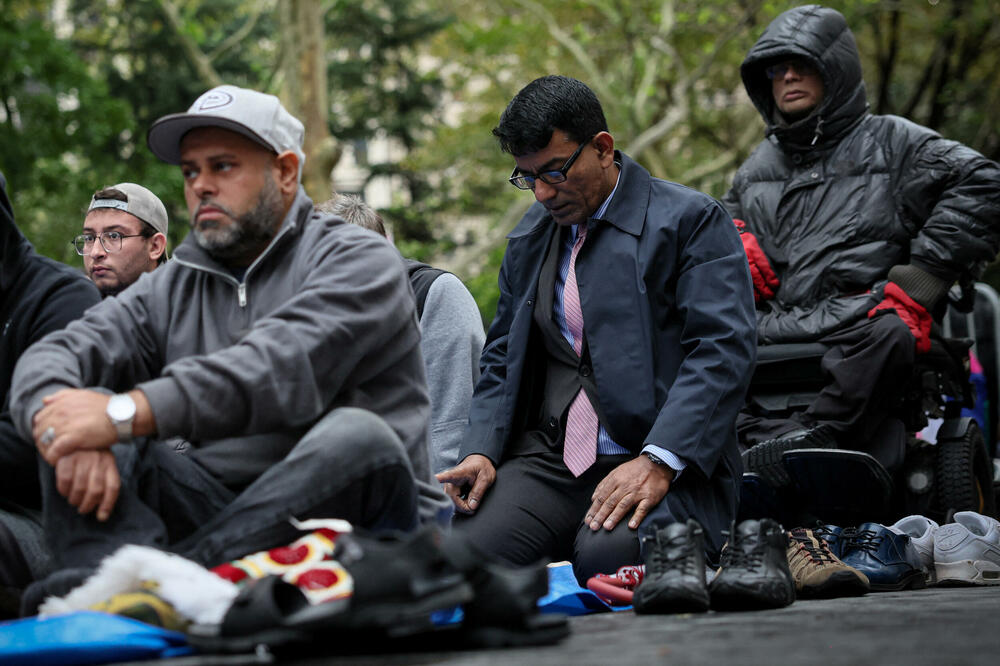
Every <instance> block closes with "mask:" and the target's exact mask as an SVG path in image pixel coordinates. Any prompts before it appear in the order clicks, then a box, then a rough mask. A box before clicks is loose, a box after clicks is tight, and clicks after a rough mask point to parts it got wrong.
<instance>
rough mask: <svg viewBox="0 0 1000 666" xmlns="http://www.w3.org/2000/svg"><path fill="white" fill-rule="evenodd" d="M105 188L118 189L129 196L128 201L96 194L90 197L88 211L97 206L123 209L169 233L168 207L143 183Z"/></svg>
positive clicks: (122, 184)
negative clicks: (99, 196) (104, 197)
mask: <svg viewBox="0 0 1000 666" xmlns="http://www.w3.org/2000/svg"><path fill="white" fill-rule="evenodd" d="M104 189H115V190H118V191H119V192H122V193H123V194H124V195H125V196H126V197H127V198H128V201H119V200H118V199H98V198H97V194H94V196H93V197H91V199H90V207H89V208H87V212H88V213H89V212H90V211H92V210H94V209H95V208H115V209H117V210H123V211H125V212H126V213H131V214H132V215H135V216H136V217H137V218H139V219H140V220H142V221H143V222H146V223H147V224H149V226H151V227H153V228H154V229H156V230H157V231H159V232H160V233H161V234H163V235H164V236H166V235H167V208H166V206H164V205H163V202H162V201H160V199H159V197H157V196H156V195H155V194H153V193H152V192H150V191H149V190H147V189H146V188H145V187H143V186H142V185H136V184H135V183H118V184H117V185H112V186H111V187H110V188H104Z"/></svg>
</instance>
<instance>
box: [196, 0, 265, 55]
mask: <svg viewBox="0 0 1000 666" xmlns="http://www.w3.org/2000/svg"><path fill="white" fill-rule="evenodd" d="M262 10H263V6H262V4H261V2H260V1H259V0H258V1H257V2H254V3H253V6H252V7H251V10H250V11H251V12H252V13H251V14H250V17H249V18H248V19H247V20H246V21H245V22H244V23H243V25H241V26H240V29H239V30H237V31H236V32H234V33H233V34H231V35H229V37H227V38H226V39H225V40H223V42H222V43H221V44H219V45H218V46H216V47H215V48H214V49H213V50H212V52H211V53H209V54H208V60H209V62H214V61H215V60H217V59H218V58H219V56H221V55H222V54H223V53H225V52H226V51H228V50H229V49H231V48H233V47H234V46H238V45H239V43H240V42H242V41H243V39H244V38H245V37H246V36H247V35H249V34H250V32H251V31H252V30H253V29H254V26H255V25H257V21H258V20H259V19H260V15H261V12H262Z"/></svg>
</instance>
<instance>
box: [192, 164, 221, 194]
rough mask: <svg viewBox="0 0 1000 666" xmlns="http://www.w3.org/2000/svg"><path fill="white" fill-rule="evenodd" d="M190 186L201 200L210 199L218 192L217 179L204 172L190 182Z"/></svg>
mask: <svg viewBox="0 0 1000 666" xmlns="http://www.w3.org/2000/svg"><path fill="white" fill-rule="evenodd" d="M188 185H189V187H190V188H191V191H192V192H194V194H195V195H196V196H197V197H198V198H199V199H204V198H206V197H210V196H212V195H213V194H215V191H216V184H215V179H214V178H213V177H212V175H211V174H210V173H206V172H205V171H204V170H202V171H199V172H198V175H196V176H195V177H194V178H192V179H191V180H189V181H188Z"/></svg>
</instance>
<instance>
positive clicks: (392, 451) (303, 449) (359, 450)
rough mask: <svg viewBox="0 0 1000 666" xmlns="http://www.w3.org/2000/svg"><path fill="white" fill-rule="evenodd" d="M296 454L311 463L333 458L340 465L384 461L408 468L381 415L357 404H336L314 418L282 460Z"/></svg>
mask: <svg viewBox="0 0 1000 666" xmlns="http://www.w3.org/2000/svg"><path fill="white" fill-rule="evenodd" d="M300 458H309V459H311V462H312V463H315V464H323V463H324V462H326V461H335V462H336V464H337V466H338V467H340V469H344V468H347V469H351V468H358V467H371V466H386V465H403V466H405V467H407V468H411V465H410V459H409V456H407V454H406V449H405V448H404V447H403V442H402V441H401V440H400V439H399V436H398V435H397V434H396V432H395V431H394V430H393V429H392V428H390V427H389V424H388V423H386V422H385V421H384V420H383V419H382V417H380V416H378V415H377V414H375V413H373V412H370V411H368V410H366V409H361V408H358V407H337V408H336V409H334V410H332V411H331V412H330V413H328V414H327V415H326V416H324V417H323V418H322V419H320V420H319V421H317V422H316V425H314V426H313V427H312V428H310V429H309V432H307V433H306V434H305V436H304V437H303V438H302V439H300V440H299V443H298V444H296V445H295V447H294V448H293V449H292V451H291V453H289V454H288V457H287V458H286V460H287V461H289V462H292V461H296V460H298V459H300ZM410 471H411V474H412V469H411V470H410Z"/></svg>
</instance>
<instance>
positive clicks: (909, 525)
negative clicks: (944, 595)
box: [890, 511, 1000, 585]
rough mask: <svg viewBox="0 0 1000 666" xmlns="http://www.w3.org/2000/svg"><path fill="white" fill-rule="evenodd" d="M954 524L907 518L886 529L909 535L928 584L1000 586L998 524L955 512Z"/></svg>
mask: <svg viewBox="0 0 1000 666" xmlns="http://www.w3.org/2000/svg"><path fill="white" fill-rule="evenodd" d="M954 521H955V522H953V523H946V524H944V525H938V524H937V523H936V522H934V521H933V520H931V519H930V518H925V517H924V516H907V517H906V518H902V519H900V520H898V521H897V522H896V523H895V524H894V525H892V526H890V529H893V530H894V531H895V530H900V531H902V532H904V533H906V534H909V535H910V540H911V542H912V543H913V545H914V547H915V548H916V549H917V552H918V553H919V555H920V560H921V563H922V564H923V567H924V570H925V572H926V573H927V576H928V582H936V583H938V584H939V585H1000V521H997V520H996V519H995V518H990V517H989V516H984V515H982V514H980V513H976V512H974V511H959V512H958V513H956V514H955V515H954Z"/></svg>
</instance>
